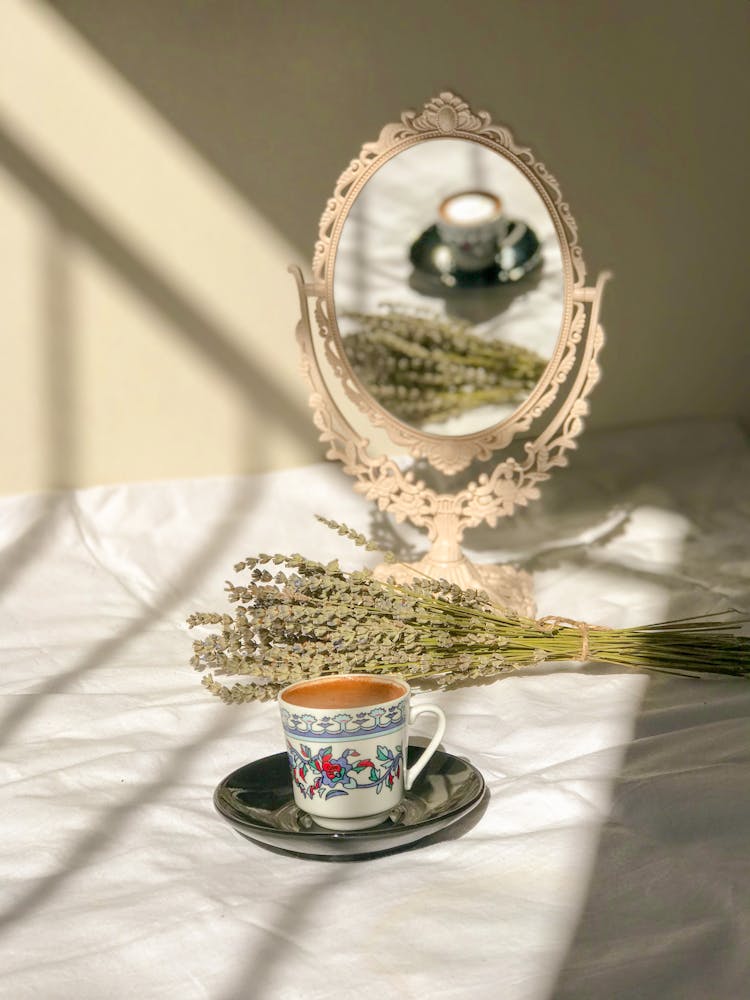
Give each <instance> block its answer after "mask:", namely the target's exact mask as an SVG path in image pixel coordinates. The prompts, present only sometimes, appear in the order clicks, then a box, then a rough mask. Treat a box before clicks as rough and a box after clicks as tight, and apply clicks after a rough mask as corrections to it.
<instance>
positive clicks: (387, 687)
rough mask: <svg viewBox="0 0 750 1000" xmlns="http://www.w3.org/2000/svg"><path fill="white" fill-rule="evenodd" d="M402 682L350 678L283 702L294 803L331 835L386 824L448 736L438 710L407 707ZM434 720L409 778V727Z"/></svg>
mask: <svg viewBox="0 0 750 1000" xmlns="http://www.w3.org/2000/svg"><path fill="white" fill-rule="evenodd" d="M410 693H411V691H410V688H409V685H408V684H407V683H406V681H402V680H401V679H400V678H399V677H393V676H390V675H386V676H374V675H372V674H345V675H342V676H339V677H325V678H318V679H315V680H309V681H299V682H298V683H296V684H291V685H290V686H289V687H287V688H284V690H283V691H281V693H280V694H279V708H280V710H281V723H282V726H283V729H284V736H285V737H286V748H287V754H288V757H289V767H290V769H291V775H292V787H293V790H294V801H295V803H296V804H297V806H298V807H299V808H300V809H302V810H303V811H304V812H306V813H307V814H308V815H309V816H311V817H312V818H313V819H314V820H315V822H316V823H317V824H318V825H319V826H322V827H325V828H326V829H328V830H365V829H367V828H368V827H371V826H377V825H378V824H379V823H382V822H383V821H384V820H386V819H387V818H388V816H389V814H390V813H391V811H392V810H393V809H395V807H396V806H397V805H398V804H399V803H400V802H401V800H402V799H403V797H404V793H405V792H406V791H408V790H409V789H410V788H411V787H412V785H413V784H414V782H415V781H416V779H417V778H418V777H419V775H420V773H421V772H422V770H423V769H424V767H425V766H426V764H427V762H428V761H429V759H430V757H432V755H433V753H434V752H435V750H436V749H437V747H438V744H439V743H440V740H441V739H442V738H443V734H444V733H445V715H444V714H443V711H442V709H440V708H438V707H437V705H416V706H414V708H411V707H410V705H409V697H410ZM426 713H431V714H432V715H435V716H437V727H436V730H435V733H434V735H433V737H432V739H431V740H430V742H429V744H428V745H427V747H426V749H425V750H424V751H423V753H422V754H421V755H420V757H419V759H418V760H417V761H416V762H415V763H414V764H412V765H411V766H410V767H409V768H408V771H407V767H406V750H407V747H408V726H409V724H410V723H412V722H413V721H414V720H415V719H416V718H417V716H419V715H422V714H426Z"/></svg>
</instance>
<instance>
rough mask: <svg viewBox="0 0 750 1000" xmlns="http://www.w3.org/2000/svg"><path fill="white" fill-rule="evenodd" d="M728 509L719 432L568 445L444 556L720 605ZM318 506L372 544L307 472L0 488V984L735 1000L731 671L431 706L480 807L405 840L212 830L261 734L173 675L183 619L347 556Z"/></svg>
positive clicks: (600, 590) (740, 706)
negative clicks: (371, 846)
mask: <svg viewBox="0 0 750 1000" xmlns="http://www.w3.org/2000/svg"><path fill="white" fill-rule="evenodd" d="M749 497H750V452H749V451H748V446H747V442H746V440H745V438H744V437H743V435H742V434H741V433H740V431H739V430H738V429H737V428H736V427H735V426H734V425H732V424H729V423H724V422H704V423H694V422H690V423H676V424H669V425H662V426H659V427H654V428H642V429H638V430H630V431H623V432H617V433H607V434H598V435H597V434H590V435H588V436H587V437H586V438H585V440H584V445H583V447H582V451H581V453H580V454H579V455H577V456H574V459H573V467H572V468H571V469H570V470H567V471H566V472H564V473H561V474H559V475H558V476H557V478H556V479H555V480H553V481H552V482H551V483H550V484H549V485H548V488H547V489H546V490H545V491H544V494H543V499H542V500H541V501H539V502H538V503H536V504H535V505H532V506H531V507H530V508H529V509H528V510H527V511H525V512H522V514H521V515H520V516H519V517H517V518H514V519H513V520H512V521H510V522H508V523H506V524H501V525H500V527H499V528H498V529H497V530H495V531H493V532H490V531H489V530H484V531H480V530H478V531H476V532H474V534H473V535H472V536H471V537H470V538H469V539H468V541H469V543H470V544H471V546H472V548H473V550H475V551H476V553H477V555H478V557H481V558H483V559H489V558H492V557H498V558H512V559H515V560H516V561H517V562H520V563H522V564H523V565H525V566H527V567H528V568H529V569H530V570H532V571H533V572H534V576H535V581H536V586H537V593H538V600H539V606H540V608H539V610H540V613H545V614H546V613H556V614H561V615H572V616H576V617H581V618H585V619H587V620H589V621H592V622H608V623H611V624H613V625H620V624H623V625H624V624H631V623H636V622H638V621H641V622H643V621H649V620H651V621H653V620H659V619H663V618H665V617H678V616H679V615H682V614H689V613H699V612H704V611H709V610H716V609H721V608H725V607H729V606H739V607H744V608H748V606H750V530H749V528H750V500H749V499H748V498H749ZM314 512H324V513H327V514H328V515H330V516H332V517H335V518H337V519H339V520H343V521H346V522H347V523H349V524H352V525H354V526H355V527H357V528H358V529H361V530H363V531H365V532H367V531H368V530H369V524H370V521H369V517H370V510H369V508H368V505H367V504H366V503H365V502H364V501H363V500H362V499H361V498H359V497H358V496H356V495H355V494H354V493H353V491H352V489H351V485H350V482H349V480H347V479H346V478H345V477H344V476H343V474H342V473H341V471H340V470H339V469H338V468H337V467H335V466H332V465H328V464H325V465H316V466H312V467H308V468H303V469H297V470H291V471H286V472H280V473H272V474H268V475H263V476H253V477H245V478H225V479H205V480H187V481H180V482H162V483H150V484H140V485H124V486H115V487H102V488H97V489H89V490H83V491H78V492H70V493H64V494H57V495H50V496H21V497H11V498H6V499H4V500H2V501H0V539H1V540H2V543H3V545H4V556H3V561H2V564H1V565H0V588H1V593H0V615H1V616H2V623H3V627H2V638H1V643H2V645H1V648H0V663H1V664H2V672H1V673H0V713H2V714H1V716H0V742H1V743H2V752H1V753H0V786H1V787H2V812H1V813H0V815H2V838H1V839H0V879H1V884H2V887H3V890H2V904H1V907H0V996H3V997H9V998H13V1000H23V998H27V997H35V998H36V997H40V998H45V1000H54V998H68V997H71V998H73V997H75V998H77V1000H103V998H125V997H128V998H130V997H142V998H170V1000H172V998H174V997H177V996H180V997H183V998H205V997H210V998H218V1000H230V998H240V997H251V998H253V1000H261V998H267V997H269V998H281V1000H286V998H296V997H302V998H306V1000H308V998H309V1000H316V998H338V997H348V996H351V995H357V996H360V997H363V998H376V997H377V998H385V1000H389V998H394V1000H395V998H399V1000H400V998H410V997H414V998H416V997H424V996H429V997H433V998H454V997H455V998H462V997H473V998H485V997H486V998H495V997H503V998H506V1000H522V998H523V1000H527V998H528V1000H536V998H539V1000H541V998H546V997H551V996H561V997H562V996H565V997H571V998H572V997H575V998H577V1000H581V998H587V997H591V998H592V1000H594V998H601V997H605V996H606V997H623V998H624V997H635V996H638V997H646V998H650V997H652V996H653V997H656V996H659V997H662V998H663V997H675V998H677V997H680V998H691V997H696V998H698V997H706V996H709V995H710V996H711V997H712V998H713V1000H723V998H727V1000H729V998H732V1000H735V998H737V997H739V996H742V995H744V993H743V985H742V984H743V983H744V982H746V980H745V977H746V976H747V975H748V965H747V962H748V959H747V955H748V951H749V950H750V949H748V940H749V938H750V935H749V934H748V914H749V912H750V910H749V907H748V879H747V867H748V853H747V844H748V833H750V818H749V815H748V814H749V812H750V811H749V810H748V806H747V792H746V789H747V749H746V747H747V742H748V741H747V736H748V735H750V724H749V723H748V719H749V717H750V699H749V698H748V691H747V689H746V688H745V686H744V683H745V682H741V681H734V680H728V681H705V682H704V681H688V680H682V679H679V678H677V679H674V678H664V677H658V678H656V679H652V678H649V677H647V676H645V675H642V674H632V673H627V672H620V671H612V670H607V669H601V668H597V667H595V666H590V667H588V668H585V669H580V668H577V667H576V666H574V665H568V666H565V665H562V666H560V667H559V668H557V667H555V668H544V669H540V670H537V671H533V672H529V673H525V674H523V675H519V676H514V677H511V678H508V679H505V680H503V681H501V682H498V683H496V684H493V685H489V686H482V687H475V688H464V689H461V690H457V691H454V692H448V693H441V694H439V695H438V696H437V697H438V700H439V701H440V703H441V704H442V705H443V707H444V708H445V710H446V712H447V713H448V716H449V728H448V732H447V735H446V738H445V746H446V749H448V750H450V751H451V752H453V753H458V754H464V755H467V756H469V757H470V758H471V759H472V760H473V761H474V762H475V763H476V765H477V766H478V767H479V768H480V769H481V770H482V772H483V773H484V775H485V778H486V780H487V783H488V787H489V790H490V798H489V802H488V804H487V807H486V810H485V811H484V813H483V814H482V815H481V816H480V817H476V816H475V817H472V819H471V820H470V821H465V822H463V823H461V824H460V826H459V828H458V829H456V830H452V831H446V832H445V833H443V834H440V835H437V836H436V837H434V838H431V839H430V840H429V841H427V842H424V843H422V844H421V845H418V846H417V847H415V848H413V849H411V850H408V851H405V852H402V853H398V854H394V855H389V856H386V857H382V858H379V859H375V860H371V861H366V862H359V863H350V864H335V863H334V864H331V863H320V862H315V861H310V860H299V859H296V858H293V857H288V856H284V855H279V854H274V853H271V852H269V851H265V850H263V849H261V848H259V847H256V846H254V845H253V844H251V843H249V842H246V841H243V840H241V839H240V838H239V837H237V836H236V835H235V834H234V833H233V832H232V831H231V830H230V829H229V828H228V827H227V826H225V825H224V824H223V822H222V821H221V820H220V819H219V817H218V816H217V815H216V814H215V812H214V810H213V807H212V803H211V795H212V791H213V788H214V786H215V785H216V784H217V782H218V781H219V780H220V779H221V778H222V777H223V776H224V775H226V774H227V773H228V772H229V771H231V770H233V769H235V768H236V767H238V766H240V765H241V764H243V763H244V762H246V761H249V760H251V759H254V758H256V757H260V756H263V755H266V754H268V753H271V752H274V751H276V750H278V749H280V747H281V733H280V726H279V723H278V721H277V715H276V709H275V707H274V706H273V705H263V706H260V705H253V706H243V707H232V708H230V707H226V706H224V705H222V704H220V703H219V702H217V701H216V700H215V699H213V698H211V696H210V695H208V694H207V693H206V692H205V691H204V689H203V688H201V686H200V684H199V676H198V675H197V674H195V673H194V672H193V671H192V670H191V669H190V667H189V666H188V665H187V661H188V658H189V656H190V635H189V633H188V631H187V629H186V627H185V625H184V619H185V616H186V615H187V614H188V613H189V612H190V611H192V610H196V609H207V610H219V609H220V608H221V607H222V606H223V593H222V586H223V580H224V579H225V578H226V577H227V576H232V571H231V566H232V564H233V563H234V562H235V561H236V560H237V559H238V558H240V557H242V556H243V555H248V554H251V553H254V552H257V551H258V550H261V549H263V550H267V551H268V550H279V551H292V550H301V551H303V552H305V553H308V554H310V555H313V556H320V557H323V556H325V557H332V556H334V555H337V556H340V557H341V558H342V561H343V562H344V564H346V565H349V566H351V567H354V566H356V565H358V564H359V563H360V559H361V555H360V550H357V549H352V548H351V547H349V545H348V543H346V542H342V540H341V539H339V538H338V537H337V536H335V535H333V534H332V533H330V532H329V531H328V530H327V529H325V528H324V527H323V526H321V525H319V524H318V523H317V522H315V521H314V520H313V517H312V515H313V513H314ZM414 537H415V536H414V535H411V536H410V538H411V539H412V540H413V538H414ZM417 731H419V730H417ZM475 820H476V822H475ZM709 988H710V992H706V990H707V989H709Z"/></svg>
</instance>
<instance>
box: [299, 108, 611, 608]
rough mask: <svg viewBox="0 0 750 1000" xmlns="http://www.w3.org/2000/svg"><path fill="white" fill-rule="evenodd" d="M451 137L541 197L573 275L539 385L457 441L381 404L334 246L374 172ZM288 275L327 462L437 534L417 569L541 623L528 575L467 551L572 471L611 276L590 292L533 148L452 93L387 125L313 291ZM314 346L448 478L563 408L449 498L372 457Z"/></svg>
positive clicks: (376, 416)
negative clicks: (354, 330)
mask: <svg viewBox="0 0 750 1000" xmlns="http://www.w3.org/2000/svg"><path fill="white" fill-rule="evenodd" d="M446 137H449V138H451V137H452V138H468V139H471V140H472V141H475V142H481V143H482V144H483V145H488V146H490V148H492V149H495V150H496V151H498V152H501V153H502V155H505V156H506V157H507V158H508V159H511V160H512V162H514V163H516V165H517V166H518V167H519V169H521V170H523V172H524V174H525V175H526V176H527V177H528V178H529V179H530V180H531V181H532V183H533V184H534V186H535V188H536V190H537V191H538V192H539V193H540V194H541V195H542V197H543V199H544V201H545V204H546V205H547V207H548V209H549V211H550V214H551V216H552V218H553V220H554V222H555V226H556V229H557V233H558V238H559V240H560V246H561V250H562V253H563V261H564V267H565V271H564V273H565V275H566V278H565V305H564V316H563V325H562V330H561V333H560V335H559V337H558V341H557V346H556V350H555V354H554V356H553V358H552V360H551V361H550V363H549V365H548V368H547V369H546V371H545V373H544V376H543V378H542V380H541V382H540V383H539V385H538V386H537V387H536V389H535V390H534V391H533V392H532V394H531V395H530V397H529V398H528V399H527V400H526V401H525V403H523V404H522V405H521V406H520V407H519V408H518V409H517V410H516V411H515V412H514V413H513V414H512V415H511V416H510V417H509V418H508V419H507V420H504V421H502V422H501V423H499V424H497V425H495V426H494V427H491V428H488V429H487V430H485V431H481V432H478V433H475V434H471V435H464V436H460V437H454V438H448V437H444V438H439V437H437V436H436V435H432V434H424V433H422V432H420V431H418V430H416V429H415V428H412V427H409V426H408V425H406V424H404V423H402V422H401V421H399V420H397V419H396V418H395V417H393V416H392V415H391V414H388V413H387V411H385V410H383V408H382V407H380V406H379V405H378V404H377V403H376V402H375V401H374V400H373V399H372V397H371V396H370V395H369V393H367V391H366V390H365V389H364V387H363V386H361V384H360V383H359V380H358V379H357V377H356V375H355V374H354V372H353V371H352V369H351V366H350V365H349V363H348V361H347V359H346V356H345V352H344V351H343V349H342V342H341V337H340V334H339V332H338V326H337V324H336V323H335V311H334V309H333V299H332V294H333V273H334V268H333V266H332V265H333V263H334V260H335V248H336V246H337V243H338V239H339V236H340V233H341V229H342V227H343V223H344V221H345V219H346V214H347V212H348V209H349V206H350V205H351V204H352V203H353V200H354V198H355V197H356V196H357V193H358V192H359V191H360V190H361V188H362V186H363V185H364V184H365V183H366V182H367V180H368V179H369V177H371V176H372V174H373V173H374V171H375V170H376V169H378V167H379V166H381V165H382V163H384V162H386V160H387V159H389V158H390V157H392V156H394V155H395V154H396V153H397V152H399V151H401V150H402V149H406V148H408V147H409V146H410V145H413V144H414V143H415V142H420V141H424V140H429V139H430V138H446ZM289 270H290V272H291V273H292V274H293V275H294V277H295V279H296V282H297V287H298V292H299V302H300V313H301V319H300V322H299V323H298V325H297V339H298V342H299V346H300V350H301V355H302V361H301V365H302V372H303V374H304V376H305V377H306V379H307V381H308V383H309V385H310V387H311V389H312V394H311V396H310V400H309V402H310V406H311V408H312V409H313V412H314V417H313V419H314V422H315V425H316V426H317V428H318V430H319V431H320V439H321V441H323V442H325V443H326V444H327V445H328V449H327V451H326V457H327V458H329V459H331V460H333V461H339V462H341V463H342V466H343V468H344V471H345V472H346V473H348V474H349V475H351V476H353V477H354V479H355V480H356V482H355V485H354V489H355V491H356V492H358V493H361V494H362V495H364V496H365V497H366V498H367V499H368V500H372V501H375V502H376V503H377V505H378V507H379V509H380V510H381V511H389V512H391V513H393V515H394V516H395V518H396V521H398V522H402V521H404V520H406V519H408V520H410V521H411V522H412V523H413V524H415V525H417V526H418V527H423V528H425V529H426V530H427V533H428V536H429V538H430V540H431V542H432V543H433V545H432V549H431V551H430V552H429V553H428V554H427V555H426V556H425V557H424V558H423V559H422V560H420V561H419V562H418V563H416V564H414V565H413V569H414V570H416V571H418V572H421V573H426V574H427V575H429V576H433V577H443V578H445V579H448V580H450V581H452V582H455V583H458V584H459V585H460V586H465V587H475V588H479V589H484V590H486V591H488V592H489V593H490V595H491V596H492V597H493V598H495V599H496V600H497V601H498V602H499V603H501V604H504V605H505V606H508V607H511V608H513V607H515V608H516V609H517V610H519V611H522V612H523V613H532V612H533V606H534V601H533V595H532V591H531V579H530V577H528V575H527V574H524V573H519V572H518V571H516V570H513V569H512V568H511V567H508V566H500V567H495V566H487V565H475V564H473V563H471V562H470V561H469V560H468V559H467V558H466V557H465V556H464V554H463V552H462V551H461V548H460V542H461V540H462V537H463V534H464V531H465V530H466V529H467V528H470V527H476V526H478V525H480V524H482V523H483V522H485V521H486V522H487V523H488V524H489V525H490V526H493V527H494V526H495V525H496V523H497V521H498V519H499V518H501V517H507V516H509V515H511V514H512V513H513V512H514V511H515V510H516V508H518V507H523V506H526V505H527V504H528V503H529V502H530V501H531V500H534V499H537V498H538V497H539V484H540V483H541V482H543V481H544V480H546V479H548V478H549V476H550V474H551V472H552V470H553V469H554V468H559V467H562V466H565V465H567V464H568V457H567V452H568V451H569V450H570V449H572V448H575V446H576V441H575V439H576V437H577V436H578V435H579V434H580V433H581V431H582V430H583V420H584V417H585V416H586V415H587V414H588V412H589V403H588V396H589V394H590V392H591V390H592V389H593V388H594V386H595V385H596V383H597V382H598V380H599V377H600V369H599V366H598V363H597V356H598V354H599V351H600V349H601V347H602V344H603V342H604V331H603V329H602V327H601V325H600V323H599V313H600V307H601V298H602V293H603V288H604V285H605V283H606V281H607V279H608V278H609V277H610V275H609V273H608V272H603V273H602V274H600V275H599V277H598V279H597V281H596V284H595V285H594V286H593V287H591V286H586V284H585V276H586V269H585V265H584V263H583V256H582V253H581V250H580V247H579V246H578V243H577V227H576V224H575V221H574V219H573V217H572V215H571V213H570V210H569V208H568V206H567V204H566V203H565V202H564V201H563V200H562V195H561V193H560V189H559V186H558V184H557V181H556V180H555V178H554V177H553V176H552V175H551V174H550V173H549V171H548V170H547V169H546V168H545V167H544V166H543V165H542V164H540V163H539V162H538V161H536V160H535V158H534V157H533V155H532V153H531V152H530V150H528V149H526V148H524V147H519V146H517V145H516V144H515V142H514V140H513V138H512V136H511V134H510V132H509V131H508V130H507V129H506V128H502V127H500V126H497V125H493V124H492V122H491V119H490V116H489V114H488V113H487V112H485V111H479V112H473V111H472V110H471V109H470V108H469V106H468V105H467V104H466V102H465V101H463V100H462V99H461V98H459V97H457V96H456V95H454V94H451V93H447V92H446V93H442V94H440V95H439V96H438V97H436V98H434V99H432V100H431V101H428V103H427V104H426V105H425V106H424V108H423V110H422V111H421V112H420V113H418V114H417V113H415V112H412V111H407V112H404V114H403V115H402V119H401V122H400V123H398V124H391V125H387V126H386V127H385V128H384V129H383V130H382V132H381V135H380V138H379V139H378V141H377V142H375V143H371V144H367V145H365V146H364V147H363V149H362V152H361V153H360V156H359V157H358V158H357V159H356V160H352V162H351V163H350V165H349V167H348V168H347V170H345V171H344V173H343V174H342V175H341V177H340V178H339V181H338V183H337V185H336V189H335V193H334V197H333V198H331V199H330V200H329V201H328V203H327V205H326V208H325V211H324V212H323V216H322V219H321V225H320V238H319V240H318V242H317V243H316V246H315V254H314V257H313V280H312V282H309V283H308V282H305V280H304V277H303V275H302V272H301V271H300V269H299V268H298V267H294V266H293V267H290V268H289ZM309 298H313V299H314V300H315V307H314V314H315V319H316V321H317V327H318V333H317V335H314V334H313V330H312V327H311V324H310V313H309V307H308V299H309ZM316 343H317V344H318V345H320V346H321V347H322V350H323V352H324V355H325V358H326V360H327V362H328V364H329V366H330V368H331V369H332V371H333V374H334V376H335V377H336V378H338V379H339V380H340V381H341V383H342V384H343V386H344V388H345V390H346V392H347V395H348V396H349V398H351V399H352V400H353V401H354V402H355V403H356V404H357V406H358V407H359V408H360V409H361V410H362V412H363V413H364V414H365V415H366V417H367V419H368V420H369V421H370V422H371V423H372V424H373V425H374V426H382V427H385V428H386V429H387V430H388V432H389V434H390V436H391V438H392V440H394V441H397V442H398V443H399V444H402V445H403V446H405V447H406V448H407V449H408V450H409V451H410V452H411V453H412V454H413V455H415V457H422V458H426V459H427V461H428V462H429V464H430V465H433V466H434V467H436V468H438V469H440V470H441V471H443V472H447V473H449V474H451V473H453V472H456V471H460V470H462V469H464V468H466V467H467V466H468V465H469V464H470V462H472V461H473V460H474V459H482V460H485V459H488V458H491V456H492V454H493V453H494V452H495V451H497V450H500V449H502V448H506V447H507V446H508V445H509V444H510V443H511V441H512V440H513V438H514V436H515V435H517V434H519V433H521V432H522V431H527V430H528V429H529V428H530V427H531V425H532V423H533V422H534V420H536V419H537V418H538V417H540V416H542V414H544V412H545V411H546V410H548V409H549V408H550V407H551V406H552V404H553V403H554V402H556V403H557V405H556V406H555V407H554V408H553V411H552V412H551V413H550V414H549V419H548V421H547V423H546V424H545V426H544V427H543V428H542V430H541V431H540V432H539V433H538V434H537V436H536V437H535V438H533V439H532V440H529V441H526V442H525V443H524V446H523V451H524V457H523V458H521V459H518V458H516V457H514V456H509V457H507V458H505V459H504V460H503V461H499V462H498V464H497V465H496V466H495V467H494V468H493V469H492V471H491V472H488V473H482V474H481V475H479V476H478V477H477V479H476V480H474V481H472V482H470V483H469V484H468V485H467V486H465V487H464V488H462V489H460V490H459V491H458V492H455V493H439V492H437V491H436V490H434V489H432V488H430V487H428V486H427V485H426V483H425V482H424V481H422V480H420V479H418V478H417V475H416V473H415V471H414V470H413V469H408V468H407V469H402V468H401V466H400V465H399V463H398V462H397V461H396V460H395V459H393V458H391V457H389V456H388V455H386V454H377V455H372V454H370V452H369V444H370V442H369V439H368V438H366V437H365V436H364V435H362V434H360V433H359V432H358V431H357V430H356V429H355V428H354V427H353V426H352V424H351V423H350V422H349V420H348V419H347V418H346V417H345V416H344V414H343V413H342V411H341V409H340V407H339V406H338V404H337V403H336V401H335V399H334V396H333V394H332V392H331V390H330V388H329V386H328V385H327V383H326V379H325V377H324V375H323V372H322V369H321V365H320V360H319V357H318V355H317V353H316ZM566 383H567V385H566ZM563 386H564V387H565V391H564V393H563V392H561V390H562V388H563ZM558 397H559V398H558ZM467 454H468V455H469V456H470V457H469V458H468V459H467V458H466V456H467ZM382 572H383V573H386V572H387V573H388V574H391V575H393V574H394V573H395V574H396V575H398V573H399V572H405V573H406V576H405V578H408V576H409V573H410V572H411V571H410V569H409V568H408V567H403V568H402V570H398V571H395V570H394V568H393V566H389V567H388V568H387V569H383V571H382ZM411 575H413V573H411Z"/></svg>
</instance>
